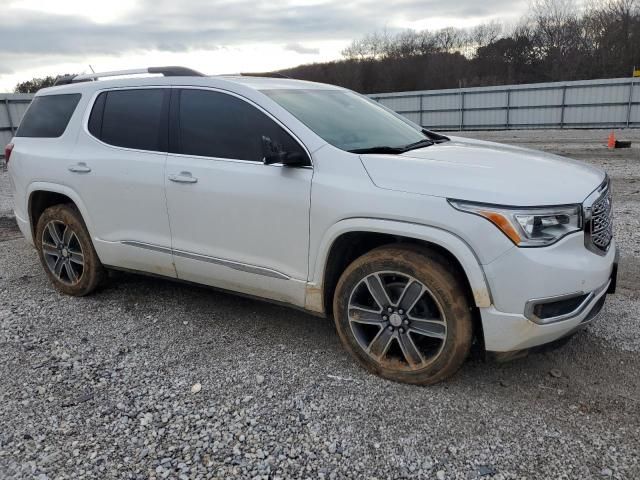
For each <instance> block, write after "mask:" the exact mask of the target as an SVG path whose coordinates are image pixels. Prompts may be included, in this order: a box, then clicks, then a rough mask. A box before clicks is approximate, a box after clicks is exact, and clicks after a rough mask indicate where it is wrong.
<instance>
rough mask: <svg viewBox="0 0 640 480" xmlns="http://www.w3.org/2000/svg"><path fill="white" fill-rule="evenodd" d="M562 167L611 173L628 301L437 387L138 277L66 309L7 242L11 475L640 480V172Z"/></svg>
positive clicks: (273, 313)
mask: <svg viewBox="0 0 640 480" xmlns="http://www.w3.org/2000/svg"><path fill="white" fill-rule="evenodd" d="M587 133H588V132H576V133H573V132H557V134H558V136H561V135H563V136H564V135H570V134H573V135H574V136H575V137H580V136H585V135H587ZM501 134H502V137H500V135H501ZM547 134H548V132H547ZM473 135H474V136H479V137H481V136H483V135H484V137H485V138H496V139H501V140H507V141H511V142H513V143H519V144H527V142H529V143H532V142H535V140H536V139H537V138H538V136H539V135H540V132H535V133H532V134H530V133H528V132H515V133H514V132H506V133H505V132H501V133H490V134H486V133H485V134H473ZM514 135H516V136H514ZM566 138H567V137H565V138H564V144H562V145H561V144H559V143H555V144H554V143H553V142H551V141H549V140H547V143H546V144H545V145H544V146H545V148H547V149H549V150H553V149H554V148H556V149H557V150H562V149H563V148H567V147H566V144H567V140H566ZM580 138H582V137H580ZM585 138H586V137H585ZM605 138H606V136H605ZM583 140H584V138H583ZM577 143H579V142H577ZM554 145H555V147H554ZM592 150H593V151H595V152H597V155H595V154H592V153H593V152H592ZM565 153H568V154H569V155H572V156H575V157H576V158H584V159H586V160H588V161H590V162H594V163H598V162H602V163H604V162H609V163H610V164H611V165H612V168H611V169H609V171H610V172H613V173H612V177H613V178H614V186H615V187H616V190H615V192H616V193H615V195H616V205H617V206H616V209H617V213H618V220H617V222H618V232H617V234H618V236H619V237H622V238H624V239H625V240H624V241H623V242H621V243H622V244H623V262H624V263H623V266H622V269H621V280H620V293H619V294H618V295H617V296H615V297H612V298H611V299H610V301H609V303H608V305H607V307H606V309H605V312H604V314H603V315H602V316H601V317H600V319H599V320H598V322H597V323H596V324H595V325H594V326H592V327H590V328H589V329H588V330H586V331H584V332H581V333H580V334H578V335H577V336H576V337H574V338H573V339H572V340H571V341H570V342H569V343H568V344H567V345H566V346H564V347H563V348H562V349H560V350H555V351H552V352H546V353H538V354H536V355H531V356H529V357H528V358H525V359H522V360H519V361H515V362H511V363H507V364H495V363H484V362H482V361H480V360H478V359H475V358H472V359H470V360H469V361H468V362H467V363H466V364H465V366H464V367H463V369H462V371H461V372H460V373H459V374H458V375H457V376H456V377H455V378H454V379H452V380H450V381H448V382H446V383H443V384H440V385H436V386H433V387H428V388H419V387H413V386H406V385H399V384H395V383H391V382H388V381H384V380H381V379H379V378H377V377H375V376H372V375H369V374H367V373H366V372H364V371H363V370H361V369H360V368H358V367H357V366H356V365H355V364H354V362H353V361H352V360H351V358H350V357H349V356H348V355H347V354H346V353H345V352H344V351H343V350H342V348H341V346H340V344H339V341H338V339H337V336H336V334H335V331H334V329H333V326H332V325H331V323H330V322H328V321H323V320H319V319H317V318H314V317H311V316H309V315H306V314H304V313H302V312H298V311H295V310H291V309H285V308H282V307H277V306H274V305H270V304H265V303H260V302H257V301H252V300H246V299H243V298H239V297H235V296H232V295H227V294H222V293H218V292H215V291H211V290H208V289H203V288H198V287H193V286H186V285H182V284H177V283H172V282H169V281H163V280H157V279H150V278H145V277H141V276H134V275H126V274H118V275H116V276H114V277H113V278H111V279H110V281H109V284H108V285H107V286H105V287H104V288H103V289H102V290H101V291H99V292H97V293H96V294H95V295H92V296H90V297H88V298H71V297H65V296H62V295H60V294H58V293H57V292H55V291H54V290H53V289H52V288H51V287H50V285H49V284H48V283H47V281H46V278H45V276H44V274H43V273H42V271H41V267H40V265H39V263H38V260H37V256H36V254H35V252H34V251H33V250H32V249H31V248H30V247H28V246H27V245H26V244H25V242H24V241H23V240H22V239H12V240H7V241H3V242H2V241H0V404H1V405H2V408H0V478H41V479H45V478H50V479H54V478H91V479H94V478H256V477H257V478H379V479H383V478H429V479H432V478H433V479H436V478H437V479H454V478H459V479H476V478H482V479H484V478H495V479H511V478H514V479H515V478H517V479H522V478H531V479H538V478H581V479H582V478H598V479H600V478H618V479H621V478H625V479H627V478H628V479H636V478H639V477H640V414H639V412H640V378H639V374H638V372H640V358H639V357H640V355H638V353H637V352H638V351H640V348H639V347H640V320H639V318H640V316H639V315H638V314H639V313H640V309H639V305H640V298H639V297H640V295H639V293H640V288H639V285H640V283H639V282H638V279H639V278H640V274H639V271H640V247H639V246H638V241H637V236H635V235H637V228H636V227H637V220H636V219H635V217H634V212H635V213H637V212H639V209H638V202H639V201H640V198H638V197H639V196H638V195H637V194H635V193H633V189H632V188H630V186H632V185H633V184H634V182H635V181H638V182H640V157H638V156H636V157H635V158H634V157H633V156H634V155H636V154H637V153H638V152H637V151H636V150H631V151H628V152H627V153H626V154H625V155H629V157H626V156H620V157H618V155H619V152H608V151H607V150H606V149H604V148H596V146H589V147H588V148H587V147H585V148H584V149H583V150H580V149H579V148H577V147H576V149H575V150H574V151H573V152H565ZM596 157H597V158H598V160H595V158H596ZM603 159H604V160H603ZM619 164H624V165H625V167H624V168H620V165H619ZM605 166H606V165H605ZM606 168H609V167H606ZM5 180H6V179H4V178H3V175H2V174H0V185H2V186H3V188H4V185H5V183H2V182H5ZM638 185H640V183H638ZM1 198H2V196H1V195H0V199H1ZM620 204H622V206H620ZM2 225H3V224H0V228H5V229H6V228H9V227H6V226H4V227H3V226H2ZM1 238H3V237H2V235H0V239H1ZM5 238H11V236H10V235H9V236H7V235H5ZM552 370H553V374H551V373H550V372H551V371H552ZM195 384H200V386H201V388H200V390H199V391H197V390H198V389H197V388H193V387H194V385H195ZM192 391H197V393H192Z"/></svg>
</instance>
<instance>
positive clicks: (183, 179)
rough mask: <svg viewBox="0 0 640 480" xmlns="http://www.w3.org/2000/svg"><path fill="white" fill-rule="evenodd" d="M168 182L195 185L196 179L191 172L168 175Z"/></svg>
mask: <svg viewBox="0 0 640 480" xmlns="http://www.w3.org/2000/svg"><path fill="white" fill-rule="evenodd" d="M169 180H171V181H172V182H177V183H196V182H197V181H198V179H197V178H196V177H194V176H192V175H191V172H180V174H179V175H169Z"/></svg>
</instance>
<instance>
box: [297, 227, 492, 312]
mask: <svg viewBox="0 0 640 480" xmlns="http://www.w3.org/2000/svg"><path fill="white" fill-rule="evenodd" d="M349 232H371V233H385V234H389V235H397V236H401V237H408V238H412V239H415V240H422V241H425V242H430V243H433V244H436V245H438V246H440V247H442V248H444V249H445V250H447V251H449V252H450V253H451V254H452V255H453V256H454V257H455V258H456V259H457V260H458V262H460V265H462V268H463V269H464V272H465V274H466V275H467V279H468V280H469V285H470V286H471V291H472V293H473V298H474V301H475V305H476V306H477V307H489V306H490V305H491V292H490V290H489V285H488V283H487V280H486V277H485V274H484V271H483V269H482V266H481V264H480V261H479V260H478V258H477V257H476V255H475V253H474V252H473V250H472V249H471V247H470V246H469V245H468V244H467V243H466V242H465V241H464V240H463V239H461V238H460V237H458V236H457V235H455V234H453V233H451V232H448V231H446V230H442V229H440V228H436V227H431V226H427V225H421V224H417V223H408V222H399V221H393V220H381V219H372V218H349V219H345V220H341V221H339V222H337V223H335V224H334V225H333V226H332V227H331V228H329V229H328V230H327V231H326V232H325V234H324V235H323V237H322V240H321V242H320V246H319V248H318V251H317V252H316V261H315V263H314V265H315V269H314V270H313V271H312V272H310V279H311V282H310V284H309V285H308V287H307V294H306V298H305V308H306V309H308V310H311V311H315V312H320V313H323V311H324V305H323V298H322V297H323V288H322V285H323V278H324V275H325V269H326V266H327V261H328V256H329V252H330V251H331V247H332V245H333V243H334V242H335V241H336V239H337V238H338V237H340V236H341V235H343V234H345V233H349Z"/></svg>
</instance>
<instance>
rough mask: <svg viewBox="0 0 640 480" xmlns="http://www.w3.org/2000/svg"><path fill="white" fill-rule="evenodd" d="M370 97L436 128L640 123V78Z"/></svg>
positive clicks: (541, 126)
mask: <svg viewBox="0 0 640 480" xmlns="http://www.w3.org/2000/svg"><path fill="white" fill-rule="evenodd" d="M370 97H371V98H373V99H374V100H377V101H379V102H380V103H382V104H383V105H385V106H387V107H389V108H391V109H392V110H395V111H396V112H398V113H400V114H402V115H404V116H406V117H407V118H409V119H410V120H412V121H414V122H416V123H418V124H420V125H422V126H424V127H427V128H432V129H434V130H491V129H525V128H634V127H635V128H638V127H640V78H636V79H635V81H634V79H632V78H615V79H608V80H584V81H577V82H555V83H536V84H528V85H506V86H499V87H478V88H461V89H451V90H423V91H416V92H399V93H380V94H373V95H370Z"/></svg>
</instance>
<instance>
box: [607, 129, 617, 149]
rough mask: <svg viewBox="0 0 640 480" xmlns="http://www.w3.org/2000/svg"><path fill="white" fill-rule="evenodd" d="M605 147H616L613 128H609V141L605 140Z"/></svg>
mask: <svg viewBox="0 0 640 480" xmlns="http://www.w3.org/2000/svg"><path fill="white" fill-rule="evenodd" d="M607 147H608V148H611V149H613V148H616V135H615V133H613V130H611V133H610V134H609V141H608V142H607Z"/></svg>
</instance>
